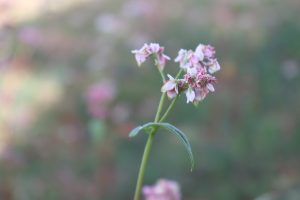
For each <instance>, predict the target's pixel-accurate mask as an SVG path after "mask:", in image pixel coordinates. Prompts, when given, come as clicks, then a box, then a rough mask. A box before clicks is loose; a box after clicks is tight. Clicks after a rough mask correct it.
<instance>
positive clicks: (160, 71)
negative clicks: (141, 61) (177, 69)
mask: <svg viewBox="0 0 300 200" xmlns="http://www.w3.org/2000/svg"><path fill="white" fill-rule="evenodd" d="M158 71H159V74H160V76H161V79H162V81H163V83H165V82H166V78H165V75H164V72H163V71H162V70H158Z"/></svg>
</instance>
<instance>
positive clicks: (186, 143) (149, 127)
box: [129, 122, 195, 171]
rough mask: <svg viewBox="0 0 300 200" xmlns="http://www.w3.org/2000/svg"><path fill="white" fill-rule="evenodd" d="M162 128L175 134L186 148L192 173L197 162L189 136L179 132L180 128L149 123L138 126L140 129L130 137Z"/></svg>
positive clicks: (167, 124) (130, 134) (131, 133)
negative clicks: (143, 131)
mask: <svg viewBox="0 0 300 200" xmlns="http://www.w3.org/2000/svg"><path fill="white" fill-rule="evenodd" d="M160 127H162V128H164V129H166V130H168V131H169V132H170V133H173V134H174V135H176V136H177V138H178V139H179V140H180V141H181V142H182V143H183V145H184V147H185V148H186V150H187V152H188V154H189V158H190V161H191V171H192V170H193V168H194V164H195V161H194V156H193V152H192V148H191V144H190V142H189V140H188V138H187V136H186V135H185V134H184V133H183V132H182V131H181V130H179V129H178V128H176V127H175V126H173V125H172V124H169V123H154V122H149V123H147V124H144V125H142V126H138V127H136V128H134V129H133V130H132V131H131V132H130V133H129V137H134V136H136V135H138V134H139V133H140V132H141V131H142V130H145V131H146V132H147V133H151V132H154V131H155V130H156V129H157V128H160Z"/></svg>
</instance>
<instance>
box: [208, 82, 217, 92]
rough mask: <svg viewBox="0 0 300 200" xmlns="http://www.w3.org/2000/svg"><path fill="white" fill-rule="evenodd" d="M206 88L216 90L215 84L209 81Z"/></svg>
mask: <svg viewBox="0 0 300 200" xmlns="http://www.w3.org/2000/svg"><path fill="white" fill-rule="evenodd" d="M206 88H207V89H208V90H209V91H211V92H214V91H215V88H214V86H213V85H212V84H211V83H208V84H207V85H206Z"/></svg>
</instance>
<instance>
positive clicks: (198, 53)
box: [195, 44, 204, 61]
mask: <svg viewBox="0 0 300 200" xmlns="http://www.w3.org/2000/svg"><path fill="white" fill-rule="evenodd" d="M203 49H204V45H203V44H199V45H198V46H197V48H196V50H195V56H196V57H197V58H198V59H199V61H202V60H203V59H204V54H203Z"/></svg>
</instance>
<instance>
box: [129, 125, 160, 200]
mask: <svg viewBox="0 0 300 200" xmlns="http://www.w3.org/2000/svg"><path fill="white" fill-rule="evenodd" d="M155 132H156V130H154V131H153V132H152V133H151V134H149V137H148V140H147V143H146V146H145V150H144V154H143V158H142V163H141V166H140V171H139V175H138V179H137V183H136V188H135V193H134V200H140V194H141V190H142V186H143V181H144V176H145V171H146V166H147V163H148V160H149V155H150V150H151V146H152V143H153V139H154V134H155Z"/></svg>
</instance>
